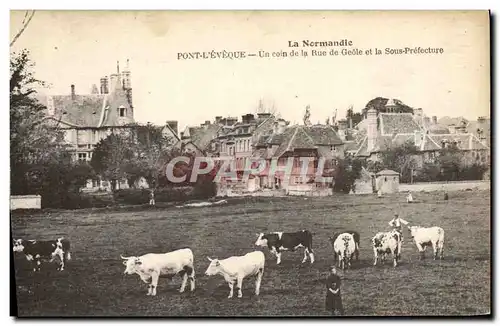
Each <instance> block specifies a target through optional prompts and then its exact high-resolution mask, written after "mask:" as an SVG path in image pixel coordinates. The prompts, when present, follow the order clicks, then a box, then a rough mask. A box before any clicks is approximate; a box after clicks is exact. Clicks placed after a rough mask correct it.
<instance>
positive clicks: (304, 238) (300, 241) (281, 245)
mask: <svg viewBox="0 0 500 326" xmlns="http://www.w3.org/2000/svg"><path fill="white" fill-rule="evenodd" d="M257 237H258V238H257V241H255V245H256V246H260V247H268V248H269V250H271V253H273V254H274V255H275V256H276V258H277V261H276V264H280V263H281V253H282V252H283V251H295V250H297V249H298V248H304V259H302V263H305V262H306V261H307V258H308V257H309V259H310V261H311V264H312V263H314V252H313V249H312V233H311V232H309V231H307V230H302V231H298V232H293V233H288V232H271V233H260V234H257Z"/></svg>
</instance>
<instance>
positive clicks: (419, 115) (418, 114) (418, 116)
mask: <svg viewBox="0 0 500 326" xmlns="http://www.w3.org/2000/svg"><path fill="white" fill-rule="evenodd" d="M413 116H414V119H415V121H416V122H417V123H418V124H419V125H421V124H423V110H422V108H418V109H413Z"/></svg>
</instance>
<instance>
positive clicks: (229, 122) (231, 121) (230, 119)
mask: <svg viewBox="0 0 500 326" xmlns="http://www.w3.org/2000/svg"><path fill="white" fill-rule="evenodd" d="M236 122H238V118H235V117H227V125H228V126H232V125H234V124H236Z"/></svg>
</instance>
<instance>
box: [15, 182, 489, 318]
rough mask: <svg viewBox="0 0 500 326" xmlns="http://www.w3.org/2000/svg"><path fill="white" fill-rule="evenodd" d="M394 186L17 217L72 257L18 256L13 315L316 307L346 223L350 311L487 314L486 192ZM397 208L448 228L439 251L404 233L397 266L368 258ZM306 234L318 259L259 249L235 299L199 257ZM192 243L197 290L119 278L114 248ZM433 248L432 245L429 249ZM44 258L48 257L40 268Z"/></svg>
mask: <svg viewBox="0 0 500 326" xmlns="http://www.w3.org/2000/svg"><path fill="white" fill-rule="evenodd" d="M416 199H417V200H418V201H419V203H414V204H407V203H406V202H405V200H404V195H403V194H394V195H387V197H385V198H380V199H379V198H376V196H347V195H346V196H335V197H329V198H307V199H304V198H275V199H271V198H266V199H264V198H260V199H255V198H254V199H252V198H248V199H245V200H241V199H240V200H236V201H235V202H230V203H229V204H228V205H226V206H220V207H212V208H210V207H208V208H185V209H179V208H165V209H145V210H137V209H135V210H133V211H132V210H130V211H126V210H122V211H112V210H109V211H106V210H99V211H92V210H79V211H62V212H56V213H54V212H52V213H47V212H45V213H42V214H24V215H19V214H14V215H13V216H12V224H13V225H12V227H13V236H14V237H15V238H17V237H28V238H37V239H44V238H49V239H51V238H55V237H56V236H65V237H67V238H68V239H69V240H70V241H71V244H72V256H73V257H72V258H73V260H71V261H70V262H69V263H68V264H67V269H66V270H65V271H63V272H57V271H56V270H55V266H51V268H50V269H49V268H48V267H47V269H46V272H45V273H41V274H40V275H37V276H33V275H32V274H31V273H30V271H28V270H26V269H25V261H24V260H23V259H21V258H20V257H17V258H16V279H17V298H18V307H19V315H20V316H292V315H294V316H319V315H326V312H325V311H324V297H325V287H324V283H323V280H324V278H325V277H326V275H327V268H328V266H329V265H330V264H331V263H332V249H331V245H330V244H329V243H328V236H330V235H331V234H333V233H334V232H336V231H340V230H343V229H352V230H358V231H359V233H360V235H361V253H360V262H359V263H356V262H354V263H353V266H352V269H351V270H348V271H346V272H344V273H343V274H342V278H343V289H342V293H343V302H344V306H345V310H346V314H347V315H355V316H366V315H369V316H373V315H379V316H382V315H384V316H387V315H476V314H488V313H490V305H491V297H490V286H491V283H490V264H491V262H490V193H489V192H456V193H451V194H450V200H449V201H443V200H442V194H439V193H428V194H417V196H416ZM395 212H399V213H400V216H401V217H403V218H405V219H407V220H409V221H410V222H412V224H414V225H421V226H431V225H438V226H441V227H442V228H443V229H444V230H445V248H444V249H445V257H444V260H443V261H433V260H432V258H431V251H428V253H427V259H426V260H425V261H419V260H418V253H417V249H416V247H415V245H414V244H413V243H411V242H410V238H409V235H408V232H407V231H405V233H404V236H405V242H404V244H403V254H402V261H401V265H400V266H398V267H397V268H393V267H392V265H391V263H390V262H387V263H386V265H384V266H376V267H374V266H372V263H373V252H372V249H371V246H370V239H371V237H372V236H373V235H374V234H375V233H376V232H378V231H384V230H389V225H388V221H389V220H390V219H391V218H392V216H393V214H394V213H395ZM301 229H308V230H310V231H311V232H313V233H314V236H313V247H314V249H315V253H316V262H315V263H314V264H313V265H310V264H309V263H307V264H303V265H302V264H301V260H302V255H303V253H302V251H301V250H299V251H297V252H294V253H284V254H283V256H282V259H283V261H282V265H280V266H277V265H276V260H275V258H274V257H272V256H271V255H270V253H269V252H268V250H267V249H265V250H264V249H263V251H264V253H265V255H266V269H265V272H264V277H263V280H262V286H261V294H260V296H259V297H255V296H254V295H253V289H254V279H253V278H252V279H248V280H245V281H244V283H243V298H241V299H238V298H237V297H236V296H235V297H234V298H232V299H227V294H228V291H229V288H228V286H227V284H226V283H225V282H224V280H223V278H222V277H221V276H215V277H211V278H209V277H207V276H204V272H205V270H206V268H207V267H208V265H209V261H208V260H207V258H206V256H210V257H218V258H226V257H228V256H231V255H242V254H244V253H247V252H249V251H251V250H255V249H256V248H254V246H253V244H254V242H255V240H256V233H258V232H261V231H297V230H301ZM182 247H190V248H191V249H192V250H193V252H194V257H195V270H196V275H197V284H196V286H197V289H196V290H195V291H194V292H193V293H189V292H186V293H183V294H180V293H178V289H179V287H180V278H179V277H176V278H174V279H173V281H171V282H167V280H166V279H164V278H160V282H159V285H158V294H157V296H156V297H148V296H146V292H147V286H146V284H144V283H142V281H140V279H139V277H138V276H137V275H134V276H129V275H126V276H125V275H123V271H124V266H123V265H122V261H121V259H120V254H124V255H140V254H144V253H148V252H166V251H171V250H174V249H178V248H182ZM428 250H430V249H428ZM45 266H47V265H45Z"/></svg>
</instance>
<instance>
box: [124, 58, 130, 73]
mask: <svg viewBox="0 0 500 326" xmlns="http://www.w3.org/2000/svg"><path fill="white" fill-rule="evenodd" d="M129 61H130V60H129V59H127V64H126V65H125V71H129V69H130V66H129Z"/></svg>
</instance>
